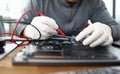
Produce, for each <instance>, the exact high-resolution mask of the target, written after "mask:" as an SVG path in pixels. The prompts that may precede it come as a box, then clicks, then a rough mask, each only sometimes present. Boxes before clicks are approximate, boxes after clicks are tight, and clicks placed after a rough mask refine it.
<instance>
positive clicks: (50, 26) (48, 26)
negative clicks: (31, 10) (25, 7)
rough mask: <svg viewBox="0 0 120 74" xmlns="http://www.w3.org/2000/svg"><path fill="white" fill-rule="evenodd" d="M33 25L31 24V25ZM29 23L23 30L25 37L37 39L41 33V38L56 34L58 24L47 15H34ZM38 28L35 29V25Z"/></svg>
mask: <svg viewBox="0 0 120 74" xmlns="http://www.w3.org/2000/svg"><path fill="white" fill-rule="evenodd" d="M31 25H33V26H31ZM31 25H28V26H27V27H26V28H25V30H24V35H25V36H26V37H29V38H32V39H39V37H40V34H39V31H40V33H41V38H40V39H41V40H42V39H47V38H49V37H50V36H52V35H56V34H57V31H56V29H58V25H57V24H56V22H55V20H53V19H52V18H50V17H47V16H37V17H34V18H33V20H32V22H31ZM34 26H35V27H36V28H37V29H38V30H37V29H36V28H35V27H34Z"/></svg>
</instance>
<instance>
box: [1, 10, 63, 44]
mask: <svg viewBox="0 0 120 74" xmlns="http://www.w3.org/2000/svg"><path fill="white" fill-rule="evenodd" d="M31 11H35V12H36V13H38V14H39V15H40V16H44V14H43V13H42V12H40V11H39V10H37V9H29V10H27V11H25V12H24V13H23V14H22V16H21V17H20V18H19V19H18V21H17V23H16V25H15V27H14V29H13V32H12V33H5V32H4V33H2V32H1V33H0V34H9V35H11V42H12V43H15V44H17V45H19V44H18V43H16V42H15V40H14V38H13V37H14V36H18V37H20V38H25V39H26V40H27V41H29V38H27V37H24V36H20V35H17V34H15V32H16V29H17V26H18V25H19V23H20V22H21V19H22V18H23V17H24V16H25V15H26V14H27V13H29V12H31ZM33 27H34V26H33ZM34 28H36V27H34ZM36 30H38V29H36ZM56 31H57V32H58V33H59V34H61V35H62V36H63V37H65V34H64V33H63V32H62V30H61V29H60V28H58V29H56ZM38 32H39V34H40V37H41V33H40V31H39V30H38ZM40 37H39V39H40ZM27 44H28V43H27ZM25 45H26V44H25Z"/></svg>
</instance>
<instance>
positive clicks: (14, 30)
mask: <svg viewBox="0 0 120 74" xmlns="http://www.w3.org/2000/svg"><path fill="white" fill-rule="evenodd" d="M31 11H36V12H37V13H38V14H39V15H40V16H44V15H43V14H42V13H41V12H40V11H39V10H36V9H29V10H27V11H25V12H24V13H23V14H22V16H21V17H20V18H19V19H18V21H17V23H16V25H15V28H14V29H13V33H12V38H11V39H12V40H13V36H14V35H15V32H16V28H17V26H18V24H19V23H20V21H21V19H22V18H23V17H24V16H25V15H26V14H27V13H29V12H31Z"/></svg>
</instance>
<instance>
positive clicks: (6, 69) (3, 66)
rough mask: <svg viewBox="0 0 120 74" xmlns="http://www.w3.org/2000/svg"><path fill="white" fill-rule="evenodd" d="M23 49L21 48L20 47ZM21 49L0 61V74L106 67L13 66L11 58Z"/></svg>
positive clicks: (36, 73)
mask: <svg viewBox="0 0 120 74" xmlns="http://www.w3.org/2000/svg"><path fill="white" fill-rule="evenodd" d="M22 47H23V46H22ZM22 47H18V48H16V49H15V50H14V51H13V52H12V53H10V54H9V55H8V56H6V57H5V58H4V59H3V60H1V61H0V74H49V73H53V72H61V71H77V70H86V69H95V68H104V67H106V66H14V65H12V63H11V58H12V57H13V56H14V55H15V54H16V53H17V52H18V51H20V49H21V48H22Z"/></svg>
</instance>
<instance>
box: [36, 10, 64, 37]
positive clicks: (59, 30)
mask: <svg viewBox="0 0 120 74" xmlns="http://www.w3.org/2000/svg"><path fill="white" fill-rule="evenodd" d="M38 14H39V15H40V16H45V15H44V14H43V13H41V12H40V11H38ZM56 31H57V32H58V33H59V34H61V35H62V36H63V37H65V34H64V32H63V31H62V30H61V29H60V28H58V29H56Z"/></svg>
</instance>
